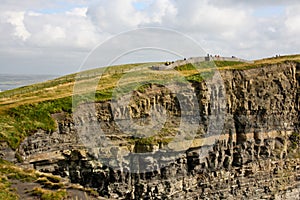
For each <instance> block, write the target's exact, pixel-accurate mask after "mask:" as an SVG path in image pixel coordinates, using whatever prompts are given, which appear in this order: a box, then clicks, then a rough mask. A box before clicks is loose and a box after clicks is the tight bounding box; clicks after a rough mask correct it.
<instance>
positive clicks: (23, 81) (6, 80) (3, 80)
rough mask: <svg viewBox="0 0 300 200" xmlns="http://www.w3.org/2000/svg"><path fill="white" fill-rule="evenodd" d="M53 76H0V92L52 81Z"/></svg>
mask: <svg viewBox="0 0 300 200" xmlns="http://www.w3.org/2000/svg"><path fill="white" fill-rule="evenodd" d="M56 77H58V76H55V75H27V74H26V75H19V74H18V75H16V74H0V91H5V90H11V89H14V88H18V87H22V86H26V85H31V84H34V83H39V82H43V81H46V80H51V79H54V78H56Z"/></svg>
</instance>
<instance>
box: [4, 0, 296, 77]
mask: <svg viewBox="0 0 300 200" xmlns="http://www.w3.org/2000/svg"><path fill="white" fill-rule="evenodd" d="M299 10H300V3H299V1H298V0H286V1H279V0H265V1H259V0H251V1H241V0H222V1H219V0H92V1H87V0H61V1H58V0H25V1H19V0H2V1H1V5H0V69H1V71H0V73H1V74H8V73H9V74H51V75H64V74H69V73H73V72H77V71H79V70H80V66H81V65H82V63H83V62H84V61H85V60H86V58H87V57H88V55H89V54H90V53H91V51H93V50H95V48H96V47H97V46H99V45H101V44H103V43H104V42H107V41H110V42H112V43H113V41H114V39H113V38H114V37H115V36H116V35H120V34H123V33H126V32H127V31H132V30H136V29H141V28H146V27H156V28H162V29H168V30H174V31H176V32H178V33H180V34H182V35H185V36H187V37H190V38H192V39H193V40H194V41H195V42H197V44H198V45H200V46H201V48H202V49H203V50H204V52H207V53H210V54H213V55H214V54H217V55H222V56H232V55H234V56H237V57H240V58H245V59H251V60H253V59H259V58H263V57H271V56H274V55H278V54H280V55H285V54H296V53H300V52H299V49H300V40H299V39H298V38H299V35H300V12H299ZM157 37H158V40H159V38H160V36H159V35H158V36H157ZM162 38H164V39H161V42H162V43H164V42H167V39H166V37H162ZM148 39H149V38H146V36H145V38H142V40H144V41H146V40H148ZM118 42H119V43H118V44H120V45H126V40H124V41H118ZM109 52H110V51H109V50H107V52H105V53H109ZM139 53H140V54H139V55H138V56H127V57H124V58H123V59H121V60H122V62H124V63H130V62H143V61H161V60H164V59H168V55H163V54H160V53H157V52H156V53H154V52H153V51H144V52H139ZM143 54H147V56H145V55H144V56H143ZM105 55H106V54H105ZM99 56H100V57H101V54H100V55H99ZM103 56H104V54H103ZM185 56H186V57H189V56H191V55H185ZM199 56H201V55H199ZM170 59H173V57H172V56H171V57H170Z"/></svg>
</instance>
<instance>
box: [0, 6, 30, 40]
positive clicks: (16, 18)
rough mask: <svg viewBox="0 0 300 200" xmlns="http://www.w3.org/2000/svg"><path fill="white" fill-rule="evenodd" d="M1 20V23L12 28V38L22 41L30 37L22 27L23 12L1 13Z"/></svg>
mask: <svg viewBox="0 0 300 200" xmlns="http://www.w3.org/2000/svg"><path fill="white" fill-rule="evenodd" d="M1 19H2V20H1V21H2V22H4V23H9V24H11V25H12V26H13V27H14V29H15V31H14V33H13V35H14V36H16V37H18V38H19V39H21V40H23V41H25V40H27V39H28V38H29V37H30V35H31V34H30V33H29V32H28V31H27V29H26V28H25V26H24V12H16V11H12V12H9V11H7V12H4V13H2V15H1Z"/></svg>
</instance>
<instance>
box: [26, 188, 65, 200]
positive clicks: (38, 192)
mask: <svg viewBox="0 0 300 200" xmlns="http://www.w3.org/2000/svg"><path fill="white" fill-rule="evenodd" d="M30 193H31V195H33V196H37V197H39V198H40V199H41V200H61V199H65V198H66V197H67V191H66V190H65V189H59V190H56V191H52V190H47V189H43V188H34V189H33V190H32V191H31V192H30Z"/></svg>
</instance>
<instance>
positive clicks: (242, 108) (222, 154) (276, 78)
mask: <svg viewBox="0 0 300 200" xmlns="http://www.w3.org/2000/svg"><path fill="white" fill-rule="evenodd" d="M220 74H221V77H222V80H223V83H220V82H218V81H217V82H214V81H203V82H201V83H198V82H194V83H192V85H193V91H192V93H194V94H196V97H197V102H196V103H195V102H193V101H190V102H186V104H184V105H188V106H191V107H193V108H191V109H190V110H193V109H194V108H197V110H199V114H200V115H199V117H198V115H197V113H196V114H195V113H189V112H183V107H182V102H184V100H186V99H192V98H193V97H192V96H193V95H192V94H191V91H187V92H186V93H183V94H182V95H183V96H186V98H184V97H183V98H182V100H180V99H179V97H178V96H176V95H175V94H174V91H172V90H170V88H167V87H163V86H161V85H150V86H149V87H147V88H146V89H145V88H144V89H143V90H140V91H139V90H137V91H136V92H135V93H134V95H133V96H132V98H131V99H130V101H129V102H130V103H129V104H126V105H125V104H124V105H120V106H119V107H117V108H112V107H113V106H112V105H113V102H101V103H96V104H95V105H94V104H84V105H82V106H81V107H79V108H78V109H79V110H78V111H77V115H76V113H75V114H74V116H73V117H72V116H68V115H66V114H64V113H57V114H55V115H53V117H54V118H55V119H56V120H57V125H58V130H57V131H56V132H53V133H47V132H45V131H42V130H41V131H39V132H38V133H36V134H34V135H32V136H30V137H28V138H27V139H26V140H25V141H24V142H23V143H22V144H21V146H20V148H19V152H18V153H19V154H20V155H21V156H22V158H23V159H24V162H25V163H26V162H27V163H28V164H31V165H32V166H33V167H34V168H36V169H38V170H41V171H44V172H51V173H54V174H59V175H61V176H63V177H68V178H69V179H70V180H71V181H72V182H74V183H80V184H81V185H83V186H85V187H92V188H96V189H97V191H98V192H99V194H100V195H101V196H104V197H109V198H115V199H183V198H189V199H299V194H300V190H299V187H300V167H299V166H300V157H299V155H300V151H299V108H300V99H299V94H300V93H299V91H300V90H299V88H300V87H299V84H300V65H299V64H297V63H294V62H285V63H279V64H273V65H268V66H265V67H263V68H256V69H249V70H226V71H225V70H224V71H220ZM214 83H215V84H214ZM94 106H95V111H96V112H95V114H93V113H92V112H90V111H94V109H93V108H94ZM187 110H189V109H187ZM91 113H92V114H91ZM153 113H154V115H153ZM157 113H160V114H161V115H159V117H158V118H156V119H155V118H153V116H157V115H156V114H157ZM197 117H198V118H197ZM182 119H185V120H189V121H190V123H195V124H194V125H195V126H197V129H196V132H195V133H194V132H193V131H194V129H189V127H188V126H181V123H182ZM124 120H125V121H124ZM126 120H130V121H126ZM129 122H130V123H133V124H137V126H131V127H127V128H128V129H126V127H125V128H124V127H123V125H124V124H125V125H126V124H128V123H129ZM152 122H153V123H152ZM155 122H157V123H155ZM161 122H162V123H161ZM223 122H224V123H223ZM85 125H88V126H85ZM92 125H93V126H92ZM141 127H151V128H150V130H158V131H157V132H155V133H147V131H146V130H143V129H141ZM157 127H158V128H157ZM82 133H85V134H84V135H82ZM86 133H88V134H86ZM190 133H191V134H190ZM192 133H193V134H192ZM149 134H150V136H149ZM182 134H185V135H184V137H181V136H182ZM87 136H88V137H90V138H87ZM154 136H155V137H154ZM158 136H159V137H158ZM145 138H146V139H145ZM178 138H179V139H178ZM87 139H88V140H87ZM86 141H90V144H91V145H89V144H86ZM187 145H188V146H187ZM174 146H175V147H174ZM181 147H186V148H181Z"/></svg>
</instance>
